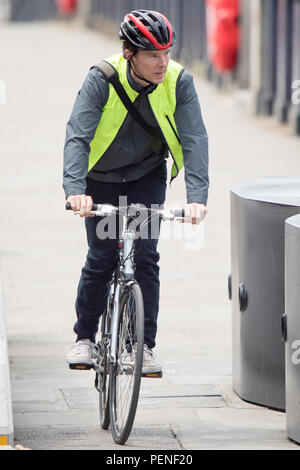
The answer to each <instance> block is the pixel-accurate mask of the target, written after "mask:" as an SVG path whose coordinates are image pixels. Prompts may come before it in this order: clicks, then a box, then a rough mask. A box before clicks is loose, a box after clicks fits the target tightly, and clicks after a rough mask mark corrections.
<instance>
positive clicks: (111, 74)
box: [91, 60, 163, 140]
mask: <svg viewBox="0 0 300 470" xmlns="http://www.w3.org/2000/svg"><path fill="white" fill-rule="evenodd" d="M91 68H92V69H93V68H96V69H98V70H100V72H102V75H103V78H104V79H105V80H106V81H107V82H108V83H111V84H112V85H113V87H114V89H115V90H116V92H117V94H118V96H119V98H120V100H121V101H122V103H123V104H124V106H125V108H126V109H127V111H128V112H129V114H130V115H131V116H132V117H133V119H134V120H135V121H136V122H137V123H138V124H139V125H140V126H141V127H142V129H144V131H145V132H148V134H150V135H152V137H155V138H156V139H160V140H163V135H162V133H161V131H160V129H159V128H157V127H153V126H151V125H150V124H148V122H146V121H145V119H144V118H143V116H142V115H141V114H140V113H139V111H138V110H137V108H136V107H135V105H134V103H132V101H131V99H130V98H129V96H128V95H127V93H126V91H125V89H124V87H123V85H122V83H121V82H120V79H119V74H118V71H117V70H116V69H115V68H114V67H113V66H112V65H111V64H110V63H109V62H106V61H105V60H102V61H101V62H99V63H98V64H96V65H94V66H93V67H91Z"/></svg>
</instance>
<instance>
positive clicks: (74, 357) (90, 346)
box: [66, 339, 99, 366]
mask: <svg viewBox="0 0 300 470" xmlns="http://www.w3.org/2000/svg"><path fill="white" fill-rule="evenodd" d="M98 356H99V351H98V347H97V346H96V344H95V343H93V342H92V341H91V340H89V339H81V340H80V341H77V343H75V344H74V345H73V346H72V347H71V350H70V352H69V353H68V355H67V358H66V359H67V362H68V363H69V364H70V365H75V364H76V365H86V366H91V365H92V364H93V359H94V358H96V357H98Z"/></svg>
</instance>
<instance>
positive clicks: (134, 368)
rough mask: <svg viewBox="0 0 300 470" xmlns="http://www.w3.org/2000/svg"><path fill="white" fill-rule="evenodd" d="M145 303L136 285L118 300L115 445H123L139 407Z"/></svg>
mask: <svg viewBox="0 0 300 470" xmlns="http://www.w3.org/2000/svg"><path fill="white" fill-rule="evenodd" d="M143 347H144V303H143V296H142V292H141V289H140V287H139V285H138V284H133V285H131V286H129V287H126V288H125V290H124V292H123V294H122V297H121V299H120V322H119V330H118V342H117V361H116V364H115V365H111V369H110V396H109V406H110V421H111V431H112V435H113V438H114V441H115V442H116V443H117V444H125V442H126V441H127V439H128V437H129V434H130V432H131V429H132V425H133V421H134V418H135V414H136V408H137V404H138V398H139V391H140V383H141V376H142V366H143Z"/></svg>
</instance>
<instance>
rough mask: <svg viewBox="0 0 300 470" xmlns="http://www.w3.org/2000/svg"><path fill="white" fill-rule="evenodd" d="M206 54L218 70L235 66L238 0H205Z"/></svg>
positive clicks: (237, 34) (237, 43) (223, 70)
mask: <svg viewBox="0 0 300 470" xmlns="http://www.w3.org/2000/svg"><path fill="white" fill-rule="evenodd" d="M206 29H207V56H208V58H209V60H210V62H211V63H212V65H213V66H214V68H215V69H216V70H217V71H218V72H220V73H224V72H228V71H230V70H233V69H234V68H235V66H236V62H237V56H238V49H239V42H240V31H239V30H240V28H239V0H206Z"/></svg>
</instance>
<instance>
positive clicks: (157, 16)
mask: <svg viewBox="0 0 300 470" xmlns="http://www.w3.org/2000/svg"><path fill="white" fill-rule="evenodd" d="M119 36H120V39H121V40H127V41H129V42H130V43H131V44H132V45H133V46H134V47H136V48H137V49H143V50H164V49H168V48H169V47H172V46H173V44H174V42H175V37H176V33H175V31H174V29H173V27H172V25H171V23H170V22H169V20H168V19H167V18H166V17H165V16H164V15H163V14H162V13H158V12H157V11H152V10H134V11H132V12H130V13H128V14H127V15H125V17H124V21H123V22H122V23H121V27H120V33H119Z"/></svg>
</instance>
